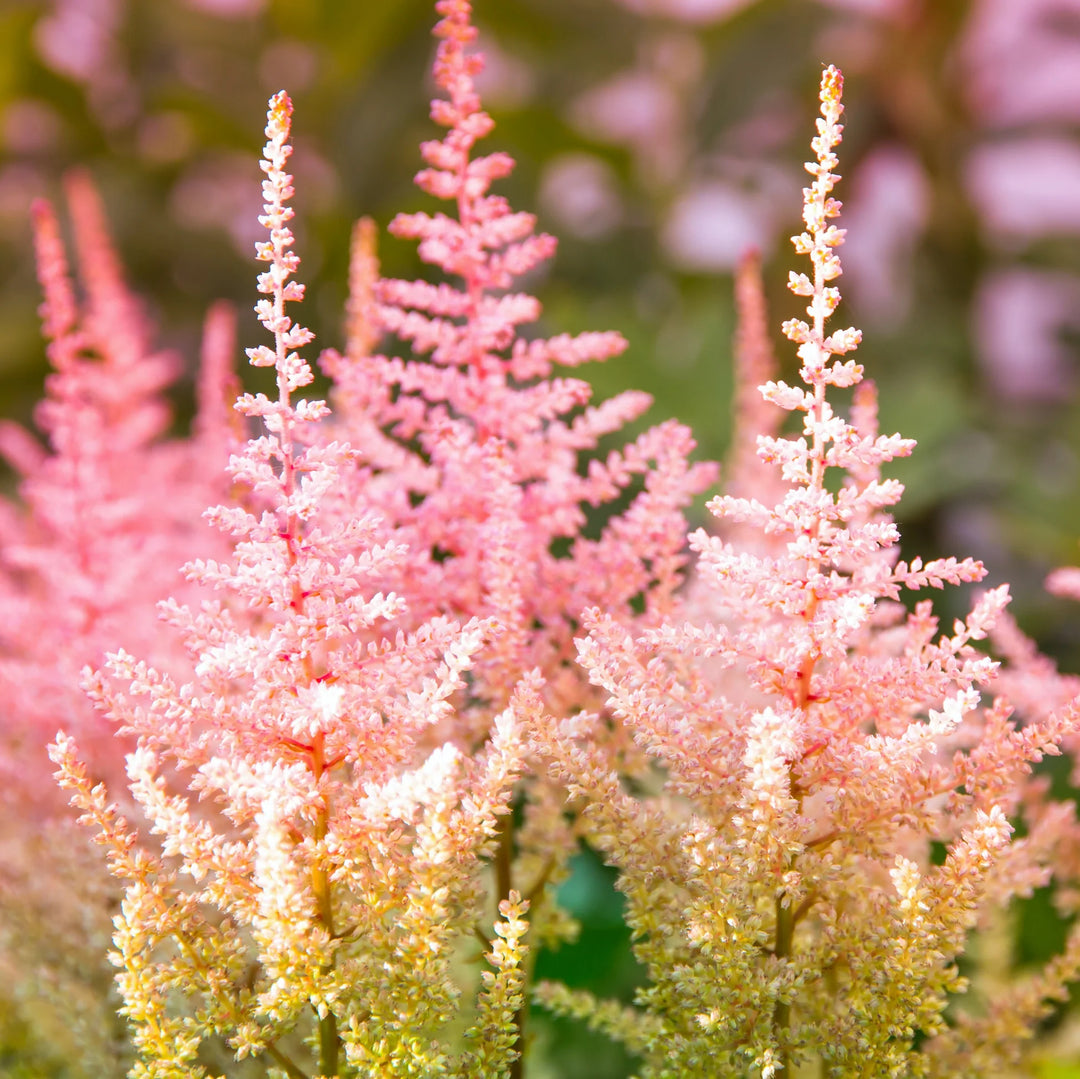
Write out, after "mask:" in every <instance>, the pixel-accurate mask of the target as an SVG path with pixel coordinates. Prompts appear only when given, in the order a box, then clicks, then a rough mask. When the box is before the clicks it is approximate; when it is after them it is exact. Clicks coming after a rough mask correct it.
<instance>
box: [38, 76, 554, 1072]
mask: <svg viewBox="0 0 1080 1079" xmlns="http://www.w3.org/2000/svg"><path fill="white" fill-rule="evenodd" d="M290 119H291V103H290V101H289V98H288V97H287V96H286V95H285V93H284V92H282V93H279V94H278V95H276V96H275V97H274V98H272V99H271V102H270V109H269V112H268V120H267V127H266V135H267V140H268V141H267V144H266V147H265V157H264V161H263V163H262V167H263V169H264V171H265V172H266V179H265V181H264V183H263V193H264V199H265V213H264V215H263V216H262V217H261V219H260V220H261V221H262V223H263V224H264V225H265V226H266V227H267V229H268V230H269V235H270V238H269V240H268V241H267V242H265V243H261V244H259V245H258V257H259V258H260V259H261V260H263V261H265V262H266V263H267V264H268V265H267V268H266V270H265V272H264V273H262V274H261V275H260V277H259V291H260V292H261V293H262V295H263V298H262V299H261V300H260V301H259V302H258V304H257V305H256V310H257V312H258V315H259V318H260V320H261V322H262V323H263V325H264V326H265V327H266V328H267V329H268V330H269V331H270V332H271V333H272V334H273V336H274V347H272V348H271V347H267V346H260V347H258V348H253V349H250V350H249V351H248V355H249V358H250V361H251V363H252V364H253V365H256V366H266V367H273V368H274V369H275V371H276V376H277V390H278V392H277V397H276V398H270V397H267V396H265V395H263V394H261V393H260V394H243V395H241V397H240V398H239V399H238V401H237V405H236V407H237V409H238V410H239V411H240V412H241V413H243V414H244V415H246V416H248V417H253V418H256V419H257V420H259V421H260V422H261V424H262V427H263V433H262V434H261V435H259V436H258V437H254V438H252V439H251V440H250V441H249V442H248V443H247V444H246V445H245V446H244V447H243V449H242V451H241V452H239V453H237V454H236V455H235V456H234V457H233V458H232V460H231V462H230V465H229V474H230V476H231V478H232V480H233V483H234V485H235V486H236V488H238V489H246V490H247V492H248V494H247V496H246V499H245V500H244V501H243V503H242V504H232V505H223V506H219V507H217V508H216V509H213V510H211V511H209V517H210V518H211V520H212V521H213V522H214V523H215V524H216V525H217V527H218V528H219V529H220V530H221V531H223V532H224V533H226V534H227V535H228V536H229V537H231V540H232V543H233V545H234V549H233V553H232V556H231V557H230V558H228V559H226V560H196V561H193V562H191V563H189V565H188V566H187V570H186V573H187V576H188V578H189V579H190V580H192V581H195V582H198V583H200V584H202V585H205V586H209V587H211V588H213V589H215V590H216V591H217V592H218V598H216V599H214V600H212V601H207V602H204V603H203V604H202V605H201V606H200V607H198V608H189V607H186V606H183V605H181V604H178V603H175V602H172V601H170V602H167V603H165V604H164V605H163V608H162V610H163V614H164V616H165V617H166V619H167V621H168V622H169V623H170V624H171V625H172V626H173V627H174V628H175V630H176V631H177V632H178V634H179V635H180V638H181V639H182V640H183V642H184V644H185V646H186V648H187V650H188V652H189V653H190V656H191V659H192V662H193V665H194V674H193V677H192V679H191V680H190V681H188V682H186V683H183V684H181V683H180V682H178V681H177V680H175V679H174V678H172V677H171V676H170V675H169V674H168V673H166V672H163V671H160V670H157V669H155V668H154V667H152V666H151V665H149V664H147V663H145V662H143V661H141V660H137V659H135V658H134V657H133V656H132V655H131V654H130V653H128V652H126V651H120V652H117V653H115V654H113V655H112V656H110V658H109V660H108V662H107V664H106V667H105V669H104V670H103V671H101V672H99V673H97V674H95V675H93V676H92V677H91V678H90V679H89V682H88V689H89V692H90V695H91V697H92V698H93V699H94V701H95V703H96V704H97V706H98V707H99V708H100V709H101V710H102V711H103V712H105V713H106V714H107V715H108V716H109V717H110V718H111V719H112V720H113V721H114V722H116V723H118V724H119V725H120V729H121V731H122V732H124V733H125V734H127V735H128V736H133V737H135V738H137V748H136V749H135V751H134V752H133V753H132V754H130V755H129V757H128V761H127V771H128V777H129V779H130V786H131V793H132V796H133V798H134V799H135V801H136V802H137V803H138V807H139V811H140V812H141V814H142V815H143V816H144V817H145V819H146V821H147V822H148V823H149V828H150V831H151V832H152V833H153V834H154V835H156V836H158V837H160V849H159V850H156V849H155V848H154V847H153V845H152V843H150V842H147V841H146V838H145V837H142V838H140V837H139V836H138V835H137V831H136V829H135V828H134V827H133V826H132V825H129V824H128V823H126V822H125V820H124V819H123V818H122V817H121V816H120V815H119V813H118V811H117V809H116V808H115V807H114V806H111V805H110V804H109V802H108V796H107V793H106V791H105V789H104V788H103V786H101V785H98V786H94V785H93V784H92V782H91V779H90V778H89V776H88V774H87V772H86V769H85V767H84V766H83V765H82V763H81V762H80V761H79V759H78V747H77V744H76V741H75V739H74V738H72V737H71V736H70V735H68V734H61V735H60V736H59V737H58V738H57V740H56V743H55V744H54V746H52V747H51V753H52V755H53V758H54V760H55V761H56V763H57V765H58V766H59V772H58V776H59V778H60V782H61V784H62V785H63V786H64V787H66V788H67V789H69V790H70V791H71V792H72V797H73V802H74V804H75V805H76V806H77V807H78V808H79V809H80V811H81V813H82V820H83V821H84V823H87V824H90V825H93V826H95V827H96V829H97V834H98V839H99V841H100V842H101V843H103V844H104V845H105V847H106V849H107V852H108V857H109V864H110V868H111V871H112V873H113V874H114V875H115V876H117V877H118V878H119V879H120V880H121V881H123V883H124V886H125V892H124V898H123V904H122V907H121V912H120V914H119V915H118V916H117V918H116V932H115V934H114V944H115V952H114V954H113V961H114V963H115V964H116V965H117V966H118V967H119V973H118V984H119V987H120V992H121V995H122V997H123V1006H122V1009H121V1012H122V1014H123V1015H124V1016H125V1017H126V1018H127V1020H128V1022H129V1023H130V1024H131V1026H132V1028H133V1031H134V1041H135V1044H136V1047H137V1049H138V1051H139V1054H140V1063H139V1064H137V1065H136V1067H135V1068H134V1069H133V1071H132V1072H131V1074H132V1075H133V1076H136V1077H144V1076H145V1077H161V1079H164V1077H170V1079H171V1077H179V1076H184V1077H190V1076H198V1075H205V1074H208V1072H207V1070H206V1068H205V1067H204V1066H203V1064H202V1063H201V1061H202V1059H204V1058H202V1057H200V1046H201V1045H202V1043H204V1042H206V1041H213V1040H214V1039H215V1038H218V1039H221V1038H223V1039H225V1041H226V1042H227V1045H228V1047H229V1049H230V1050H231V1051H232V1052H233V1053H235V1055H236V1056H237V1057H238V1058H241V1059H242V1058H245V1057H248V1056H258V1055H260V1054H261V1055H263V1056H264V1059H265V1060H266V1063H268V1064H270V1065H271V1066H272V1067H273V1068H274V1069H275V1074H286V1075H289V1076H294V1077H297V1076H304V1075H323V1076H332V1075H338V1074H344V1073H347V1074H349V1075H350V1076H371V1077H375V1076H378V1077H386V1076H423V1075H431V1076H434V1075H439V1076H444V1075H445V1076H454V1075H457V1076H461V1077H462V1079H464V1077H465V1076H475V1075H490V1076H498V1075H506V1074H508V1072H509V1069H510V1067H511V1065H512V1061H513V1060H514V1059H515V1057H516V1055H517V1053H518V1046H517V1044H516V1043H517V1038H516V1035H515V1034H514V1028H513V1025H512V1024H510V1023H508V1021H507V1017H508V1015H513V1014H514V1013H515V1012H516V1011H517V1009H518V1008H520V1006H521V982H522V977H523V968H522V963H523V957H524V955H525V948H524V944H523V942H522V936H523V934H524V932H525V929H526V923H525V921H524V914H525V912H526V910H527V907H528V904H527V902H526V901H524V900H523V899H522V898H521V896H520V895H519V894H517V893H515V892H511V893H510V894H507V895H505V896H502V897H501V898H502V902H501V903H499V904H498V909H497V910H496V906H495V904H492V905H491V908H490V909H487V908H485V906H484V899H485V896H484V892H483V889H482V888H481V878H480V869H481V858H482V857H483V856H484V855H486V854H488V853H490V849H491V847H492V846H493V842H494V837H495V835H496V832H497V827H498V819H499V817H500V816H501V815H503V814H505V813H506V812H507V809H508V803H509V798H510V794H511V790H512V788H513V785H514V782H515V780H516V778H517V776H518V773H519V771H520V768H521V761H522V753H523V749H522V744H521V727H522V723H523V722H524V720H525V719H526V718H527V717H528V716H529V715H530V714H531V713H532V712H533V711H535V709H536V707H537V700H538V697H537V691H536V688H535V685H534V684H533V683H532V682H531V681H528V680H526V681H525V682H523V683H522V684H521V685H520V686H519V687H518V688H517V689H516V690H515V692H514V693H513V694H512V696H511V698H510V700H509V701H508V702H507V703H506V705H505V707H503V708H502V709H501V710H500V711H499V713H498V714H497V715H496V716H495V717H494V718H493V720H492V725H491V730H490V733H489V737H488V739H487V741H486V743H485V746H484V747H483V748H482V749H481V750H479V751H478V752H476V753H475V754H473V755H472V756H469V757H467V756H465V755H464V754H463V753H462V752H461V751H460V750H459V749H458V748H457V747H455V746H454V745H453V744H452V743H451V742H448V741H443V740H442V739H441V738H438V737H436V736H435V735H434V734H433V733H432V732H433V731H434V732H437V731H438V730H439V728H440V725H442V724H445V722H446V721H447V718H448V716H450V715H451V714H452V710H453V708H454V707H455V706H456V705H457V704H458V703H459V702H460V700H461V699H462V698H463V697H464V695H465V692H466V683H467V680H468V679H469V677H470V668H471V666H472V665H473V664H474V663H475V657H476V656H477V655H479V654H480V653H481V652H482V650H483V649H484V648H486V647H490V646H491V643H492V641H493V639H495V638H496V636H497V633H496V629H497V627H496V626H495V625H494V623H493V622H492V620H490V619H486V618H470V619H468V620H467V621H466V622H464V624H461V625H459V624H458V623H456V622H454V621H452V620H450V619H448V618H443V617H439V618H432V619H429V620H426V621H423V622H421V623H419V624H416V625H415V626H413V625H412V620H411V619H410V618H409V611H408V607H407V604H406V602H405V600H404V598H402V597H401V596H400V595H398V594H396V593H394V592H392V591H391V592H383V591H380V590H378V589H377V588H376V587H375V586H374V585H373V584H372V582H378V581H383V580H386V579H402V578H403V577H404V576H405V575H406V574H407V572H408V567H407V563H406V561H405V559H406V550H405V548H404V546H403V545H402V543H401V540H400V537H399V535H398V533H397V532H396V531H395V529H394V528H393V527H391V526H390V525H389V524H387V523H385V522H384V521H383V520H382V519H381V518H380V517H379V516H378V515H377V514H375V513H373V512H370V511H369V510H368V508H367V507H366V506H365V505H364V504H363V503H362V502H359V503H350V504H349V505H342V504H341V500H342V498H343V497H344V496H345V494H346V493H352V492H353V488H352V487H351V486H350V485H349V484H348V483H346V482H344V480H343V479H342V477H343V475H344V474H345V473H347V472H348V471H349V470H351V469H353V468H355V467H356V460H355V459H356V456H357V451H356V450H354V449H353V448H351V447H350V446H348V445H347V444H344V443H340V442H336V441H330V440H327V439H325V438H324V437H323V435H324V433H325V421H326V418H327V416H328V414H329V410H328V408H327V406H326V405H325V404H324V403H323V402H322V401H314V400H307V399H296V397H295V395H296V393H297V391H299V390H300V389H302V388H303V387H304V386H306V385H308V384H309V383H310V382H311V381H312V377H313V375H312V371H311V368H310V367H309V366H308V364H307V362H306V361H305V360H304V359H303V358H302V356H301V355H300V352H299V349H301V348H302V347H303V346H304V345H306V344H308V343H309V342H310V341H311V339H312V336H313V335H312V334H311V332H310V331H309V330H307V329H306V328H304V327H303V326H301V325H299V324H298V323H296V322H295V321H294V320H293V318H292V317H291V315H290V314H288V311H287V305H289V304H291V303H293V302H295V301H299V300H300V299H302V297H303V292H304V289H303V286H302V285H300V284H298V283H297V282H296V281H295V279H294V274H295V271H296V269H297V267H298V265H299V259H298V257H297V256H296V254H295V253H294V251H293V250H292V247H293V242H294V240H293V234H292V231H291V229H290V225H289V222H290V220H291V219H292V216H293V211H292V209H291V208H290V206H289V199H290V197H291V196H292V193H293V189H292V177H291V176H290V175H289V174H288V173H287V172H286V166H287V161H288V157H289V154H290V152H291V148H290V146H289V141H288V140H289V128H290ZM339 480H341V482H340V483H339ZM405 625H409V626H410V627H411V628H409V629H404V628H402V627H403V626H405ZM174 775H175V776H177V777H181V778H182V779H183V780H185V781H187V783H188V791H185V792H183V793H177V792H176V787H175V785H174V783H173V782H172V778H173V776H174ZM485 926H486V928H485ZM478 934H479V935H480V936H482V937H483V938H484V939H485V940H490V941H491V944H490V948H489V949H488V950H487V952H486V960H487V962H488V964H489V965H490V966H491V968H493V969H492V970H490V971H487V972H486V973H485V974H484V976H483V977H482V979H481V984H480V986H479V988H478V989H477V991H476V995H475V998H473V999H471V1004H466V1003H463V1001H462V999H461V994H462V992H463V989H462V987H461V986H460V985H459V984H458V980H457V978H456V975H455V971H454V970H453V967H452V961H453V960H454V958H455V955H456V953H457V951H458V950H459V949H460V948H461V946H462V942H463V941H465V942H466V943H468V942H470V941H471V942H472V945H473V947H475V940H476V936H477V935H478ZM466 988H467V987H466ZM464 1010H471V1013H472V1014H473V1016H474V1018H473V1020H472V1021H471V1022H466V1024H465V1026H466V1031H465V1035H464V1037H465V1041H464V1048H461V1047H460V1046H457V1047H455V1046H454V1045H451V1044H450V1041H449V1040H448V1037H447V1031H448V1028H449V1027H450V1025H451V1024H452V1023H455V1022H456V1021H457V1020H458V1019H459V1016H460V1015H461V1014H462V1012H463V1011H464ZM457 1029H458V1032H460V1024H458V1028H457ZM301 1041H303V1042H304V1044H301ZM203 1051H205V1047H204V1049H203ZM305 1058H306V1060H307V1061H309V1062H307V1063H306V1062H305Z"/></svg>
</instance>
